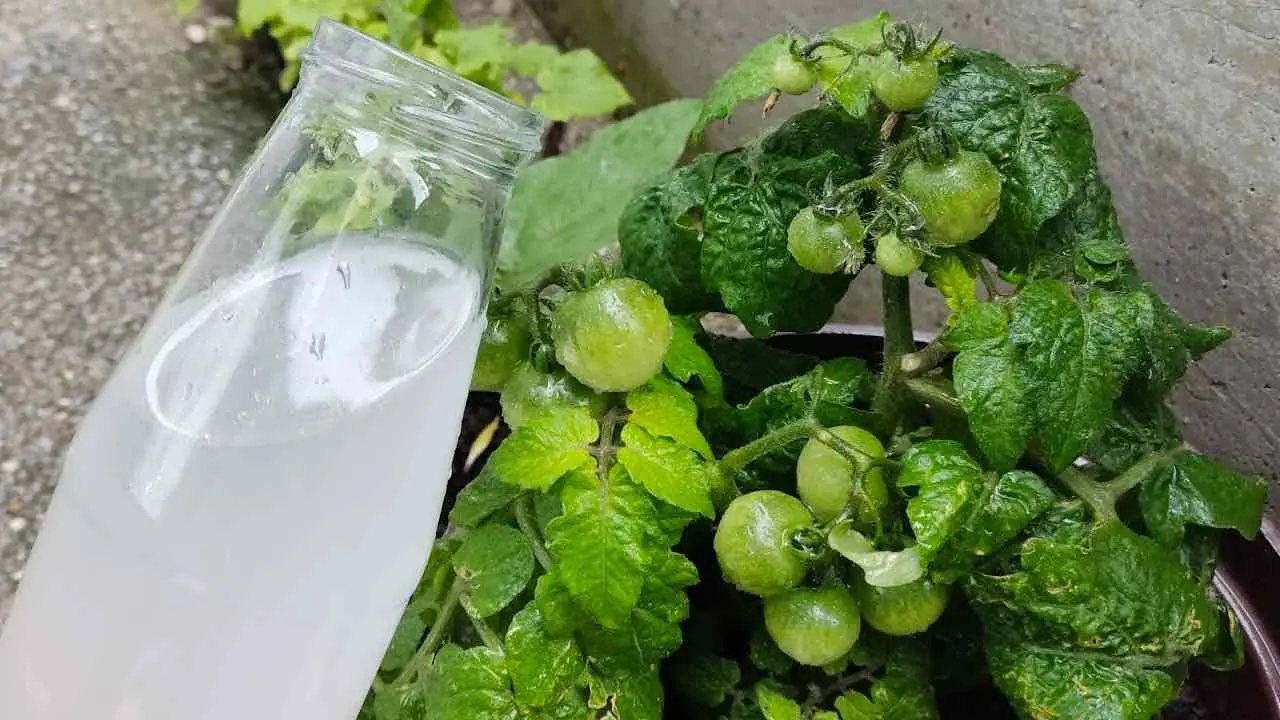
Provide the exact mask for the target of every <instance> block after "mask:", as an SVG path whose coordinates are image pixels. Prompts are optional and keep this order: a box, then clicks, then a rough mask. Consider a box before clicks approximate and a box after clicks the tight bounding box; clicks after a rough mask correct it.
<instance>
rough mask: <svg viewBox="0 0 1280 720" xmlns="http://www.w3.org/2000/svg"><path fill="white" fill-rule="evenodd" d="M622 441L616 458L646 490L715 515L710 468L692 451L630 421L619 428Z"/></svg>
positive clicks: (667, 499)
mask: <svg viewBox="0 0 1280 720" xmlns="http://www.w3.org/2000/svg"><path fill="white" fill-rule="evenodd" d="M622 442H623V447H621V448H619V450H618V462H619V463H621V464H622V466H623V467H624V468H626V469H627V473H629V474H630V475H631V477H632V478H634V479H635V480H636V482H638V483H640V484H641V485H643V486H644V488H645V489H646V490H648V491H649V492H650V494H652V495H653V496H654V497H656V498H658V499H659V500H662V501H663V502H668V503H671V504H672V505H675V506H676V507H678V508H680V509H682V510H687V511H689V512H691V513H697V514H699V515H702V516H704V517H708V518H714V517H715V515H716V509H715V505H713V504H712V502H711V477H712V476H711V473H712V472H713V470H714V468H713V467H712V466H710V465H708V464H707V463H706V462H705V461H704V460H702V459H701V458H699V457H698V454H697V453H696V452H694V451H693V450H691V449H689V448H688V447H686V446H684V445H681V444H680V443H677V442H675V441H673V440H669V439H667V438H665V437H654V436H653V435H650V434H649V433H648V432H647V431H645V430H644V428H643V427H641V426H640V425H636V424H634V423H628V424H627V426H626V427H624V428H623V429H622Z"/></svg>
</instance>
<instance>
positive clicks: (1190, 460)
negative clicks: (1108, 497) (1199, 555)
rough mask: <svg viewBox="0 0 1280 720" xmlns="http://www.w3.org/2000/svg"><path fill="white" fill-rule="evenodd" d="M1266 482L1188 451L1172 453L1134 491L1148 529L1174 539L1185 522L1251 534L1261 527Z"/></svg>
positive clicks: (1250, 536)
mask: <svg viewBox="0 0 1280 720" xmlns="http://www.w3.org/2000/svg"><path fill="white" fill-rule="evenodd" d="M1266 502H1267V483H1266V481H1265V480H1263V479H1262V478H1260V477H1258V476H1256V475H1246V474H1243V473H1238V472H1235V471H1233V470H1230V469H1228V468H1226V467H1224V466H1222V465H1221V464H1219V463H1218V462H1217V461H1215V460H1214V459H1213V458H1210V457H1209V456H1207V455H1201V454H1200V453H1196V452H1192V451H1190V450H1178V451H1175V452H1173V453H1171V454H1170V455H1169V457H1168V459H1167V461H1166V462H1165V463H1164V464H1163V466H1162V467H1161V468H1160V469H1159V470H1158V471H1157V472H1156V473H1155V475H1154V476H1152V477H1150V478H1148V479H1147V480H1146V481H1145V482H1144V483H1143V484H1142V490H1141V492H1140V493H1139V495H1138V503H1139V507H1141V509H1142V519H1143V520H1144V521H1145V522H1146V525H1147V529H1148V530H1149V531H1150V532H1151V534H1152V535H1154V536H1155V537H1156V538H1158V539H1159V540H1161V541H1162V542H1164V543H1166V544H1170V545H1173V544H1177V543H1179V542H1181V541H1182V536H1183V533H1184V530H1185V528H1186V526H1187V525H1197V526H1200V527H1209V528H1219V529H1223V530H1235V531H1237V532H1239V533H1240V534H1241V535H1243V536H1244V537H1245V538H1247V539H1253V538H1254V537H1255V536H1256V535H1257V534H1258V530H1259V529H1260V528H1261V527H1262V513H1263V510H1264V509H1265V507H1266Z"/></svg>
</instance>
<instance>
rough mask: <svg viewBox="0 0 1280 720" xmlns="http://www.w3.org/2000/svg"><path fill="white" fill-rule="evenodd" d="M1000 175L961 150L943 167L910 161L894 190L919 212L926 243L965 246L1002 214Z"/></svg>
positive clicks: (978, 156) (982, 159)
mask: <svg viewBox="0 0 1280 720" xmlns="http://www.w3.org/2000/svg"><path fill="white" fill-rule="evenodd" d="M1000 185H1001V180H1000V173H999V172H998V171H997V170H996V166H995V165H992V164H991V161H990V160H989V159H987V156H986V155H984V154H983V153H980V152H973V151H972V150H961V151H960V152H959V153H958V154H956V156H955V157H952V158H950V159H949V160H946V161H944V162H942V163H938V164H929V163H926V162H924V161H922V160H915V161H912V162H911V163H910V164H908V165H907V167H906V168H904V169H903V170H902V177H901V178H900V179H899V181H898V189H899V190H901V191H902V194H903V195H905V196H906V197H907V198H908V199H909V200H911V201H912V202H914V203H915V204H916V207H918V208H920V213H921V214H922V215H923V216H924V222H925V226H924V236H925V240H927V241H929V242H930V243H933V244H934V245H945V246H951V245H963V244H964V243H967V242H969V241H971V240H973V239H974V238H976V237H978V236H979V235H981V234H982V233H984V232H986V230H987V228H989V227H991V222H992V221H993V220H995V218H996V213H997V212H999V211H1000Z"/></svg>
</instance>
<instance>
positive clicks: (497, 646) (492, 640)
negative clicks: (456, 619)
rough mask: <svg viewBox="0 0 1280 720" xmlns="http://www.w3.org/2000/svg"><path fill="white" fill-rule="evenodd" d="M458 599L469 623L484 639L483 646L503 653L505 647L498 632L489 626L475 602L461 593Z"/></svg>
mask: <svg viewBox="0 0 1280 720" xmlns="http://www.w3.org/2000/svg"><path fill="white" fill-rule="evenodd" d="M458 600H459V602H460V603H461V604H462V609H463V610H465V611H466V613H467V617H468V618H469V619H470V620H471V625H472V626H473V627H474V628H475V629H476V633H477V634H478V635H480V639H481V640H483V641H484V644H485V647H487V648H489V649H490V650H492V651H494V652H497V653H505V652H506V648H505V647H503V645H502V638H500V637H498V633H496V632H494V631H493V628H491V627H489V623H488V622H486V621H485V619H484V617H482V616H481V615H480V611H479V610H477V609H476V606H475V603H473V602H472V601H471V596H470V595H467V594H466V593H463V594H462V595H461V596H460V597H459V598H458Z"/></svg>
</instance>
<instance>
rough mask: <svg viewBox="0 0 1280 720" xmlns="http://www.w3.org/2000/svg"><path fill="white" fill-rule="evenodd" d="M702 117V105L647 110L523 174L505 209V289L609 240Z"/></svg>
mask: <svg viewBox="0 0 1280 720" xmlns="http://www.w3.org/2000/svg"><path fill="white" fill-rule="evenodd" d="M697 112H698V102H697V101H696V100H677V101H673V102H668V103H664V104H662V105H658V106H656V107H653V108H649V109H647V110H644V111H641V112H639V113H637V114H636V115H634V116H632V117H630V118H628V119H626V120H624V121H622V122H619V123H615V124H613V125H610V126H609V127H606V128H604V129H602V130H600V131H599V132H597V133H596V134H595V135H593V136H592V137H591V139H590V140H589V141H587V142H586V143H585V144H584V145H582V146H581V147H579V148H578V149H576V150H575V151H574V152H572V153H570V154H568V155H562V156H559V157H554V158H549V159H546V160H543V161H541V162H538V163H534V164H533V165H531V166H529V167H528V168H527V169H525V170H524V171H523V172H522V173H520V177H519V178H518V179H517V180H516V183H515V188H514V189H513V191H512V195H511V201H510V202H509V203H508V205H507V235H506V237H505V238H504V239H503V246H502V251H501V252H500V254H499V258H498V261H499V278H498V283H499V286H500V287H502V288H503V289H504V290H517V289H519V288H522V287H524V286H526V285H528V284H530V283H532V282H534V281H536V280H537V279H538V278H539V277H540V276H542V274H543V273H545V272H546V271H548V270H550V269H551V268H553V267H555V266H557V265H560V264H563V263H566V262H573V261H578V260H581V259H582V258H583V257H585V256H586V255H588V254H589V253H591V252H594V251H596V250H599V249H600V248H602V247H605V246H606V245H608V244H609V243H611V242H612V241H613V239H614V237H615V235H616V232H617V227H618V218H619V217H620V216H621V215H622V211H623V209H624V208H625V207H626V204H627V202H628V201H629V200H630V199H631V197H632V196H633V195H634V194H635V193H637V192H639V191H640V189H641V188H643V187H645V186H646V185H649V184H651V183H653V182H655V181H656V180H657V179H658V178H659V176H661V175H662V174H663V173H665V172H667V171H669V170H670V169H671V167H672V166H673V165H675V163H676V161H677V160H678V159H679V158H680V155H681V154H682V153H683V152H684V147H685V142H686V141H687V139H688V137H689V129H690V128H691V127H692V126H693V122H694V119H695V116H696V115H697Z"/></svg>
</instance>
